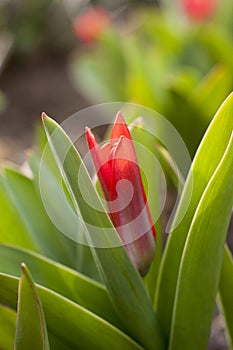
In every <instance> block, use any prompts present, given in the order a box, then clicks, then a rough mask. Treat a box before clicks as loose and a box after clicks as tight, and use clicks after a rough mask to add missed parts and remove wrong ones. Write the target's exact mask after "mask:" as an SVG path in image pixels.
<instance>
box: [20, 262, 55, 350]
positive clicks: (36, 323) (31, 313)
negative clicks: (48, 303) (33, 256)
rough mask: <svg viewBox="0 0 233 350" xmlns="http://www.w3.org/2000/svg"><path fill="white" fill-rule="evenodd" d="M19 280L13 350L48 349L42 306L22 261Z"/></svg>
mask: <svg viewBox="0 0 233 350" xmlns="http://www.w3.org/2000/svg"><path fill="white" fill-rule="evenodd" d="M21 269H22V276H21V279H20V281H19V294H18V306H17V322H16V335H15V350H25V349H32V348H33V349H35V350H49V342H48V335H47V328H46V323H45V318H44V312H43V308H42V305H41V302H40V299H39V296H38V294H37V290H36V287H35V285H34V282H33V280H32V277H31V274H30V272H29V270H28V269H27V267H26V265H25V264H24V263H22V264H21Z"/></svg>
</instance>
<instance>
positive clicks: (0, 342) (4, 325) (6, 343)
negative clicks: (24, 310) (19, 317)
mask: <svg viewBox="0 0 233 350" xmlns="http://www.w3.org/2000/svg"><path fill="white" fill-rule="evenodd" d="M15 325H16V312H15V311H14V310H12V309H10V308H9V307H6V306H4V305H0V330H1V334H2V336H1V337H0V349H3V350H5V349H6V350H8V349H9V350H10V349H14V337H15Z"/></svg>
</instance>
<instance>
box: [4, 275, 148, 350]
mask: <svg viewBox="0 0 233 350" xmlns="http://www.w3.org/2000/svg"><path fill="white" fill-rule="evenodd" d="M18 282H19V279H18V278H16V277H12V276H10V275H6V274H0V303H4V304H6V305H8V306H9V307H12V308H16V302H17V288H18ZM36 289H37V293H38V295H39V297H40V300H41V303H42V305H43V310H44V314H45V320H46V324H47V329H48V335H49V337H50V334H51V335H52V338H54V337H55V338H56V340H57V339H58V340H60V343H63V344H64V345H65V346H66V347H68V346H70V347H71V348H73V349H80V350H86V349H95V350H109V349H112V350H119V349H124V350H143V348H142V347H141V346H139V345H138V344H137V343H136V342H135V341H133V340H132V339H131V338H129V337H128V336H127V335H126V334H124V333H123V332H121V331H120V330H118V329H117V328H115V327H113V326H112V325H110V324H109V323H108V322H106V321H104V320H103V319H101V318H100V317H98V316H96V315H94V314H93V313H91V312H89V311H87V310H86V309H84V308H83V307H81V306H79V305H77V304H75V303H73V302H71V301H70V300H68V299H66V298H64V297H62V296H61V295H59V294H57V293H54V292H52V291H51V290H49V289H47V288H44V287H42V286H39V285H37V288H36ZM56 343H57V341H56ZM61 349H63V347H61ZM54 350H57V349H56V348H54Z"/></svg>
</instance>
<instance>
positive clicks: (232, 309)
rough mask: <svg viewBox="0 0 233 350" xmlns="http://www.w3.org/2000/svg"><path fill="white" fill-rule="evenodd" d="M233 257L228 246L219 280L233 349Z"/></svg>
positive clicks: (222, 305) (221, 302) (220, 298)
mask: <svg viewBox="0 0 233 350" xmlns="http://www.w3.org/2000/svg"><path fill="white" fill-rule="evenodd" d="M232 293H233V258H232V256H231V253H230V251H229V249H228V248H226V249H225V251H224V256H223V263H222V272H221V277H220V281H219V301H220V302H219V304H220V309H221V311H222V314H223V315H224V319H225V324H226V329H227V334H228V339H229V345H230V347H231V349H233V297H232Z"/></svg>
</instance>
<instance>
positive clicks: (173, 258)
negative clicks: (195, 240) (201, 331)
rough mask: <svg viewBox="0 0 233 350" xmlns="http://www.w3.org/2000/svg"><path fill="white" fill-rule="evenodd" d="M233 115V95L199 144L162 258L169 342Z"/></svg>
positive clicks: (162, 312)
mask: <svg viewBox="0 0 233 350" xmlns="http://www.w3.org/2000/svg"><path fill="white" fill-rule="evenodd" d="M232 112H233V94H231V95H230V96H229V97H228V98H227V99H226V101H225V102H224V103H223V105H222V106H221V107H220V109H219V111H218V112H217V114H216V116H215V118H214V119H213V121H212V123H211V124H210V126H209V128H208V130H207V132H206V134H205V136H204V138H203V140H202V142H201V144H200V147H199V149H198V151H197V154H196V156H195V159H194V161H193V163H192V167H191V170H190V173H189V175H188V178H187V180H186V183H185V186H184V190H183V193H182V196H181V199H180V203H179V206H178V208H177V212H176V216H175V218H174V221H173V228H172V232H171V233H170V235H169V238H168V242H167V245H166V248H165V251H164V255H163V258H162V262H161V268H160V272H159V280H158V288H157V291H156V298H155V309H156V312H157V316H158V319H159V323H160V325H161V329H162V331H163V334H164V335H165V337H166V338H167V341H168V339H169V334H170V327H171V319H172V313H173V305H174V298H175V293H176V287H177V281H178V274H179V269H180V262H181V258H182V253H183V249H184V246H185V241H186V237H187V235H188V232H189V228H190V225H191V222H192V220H193V216H194V214H195V211H196V208H197V206H198V204H199V201H200V199H201V197H202V194H203V192H204V190H205V188H206V186H207V185H208V183H209V181H210V179H211V177H212V175H213V173H214V172H215V170H216V168H217V167H218V165H219V163H220V161H221V159H222V157H223V154H224V152H225V150H226V147H227V144H228V142H229V139H230V136H231V132H232V129H233V118H232ZM213 154H214V157H213ZM190 193H192V197H191V201H190V203H189V202H188V203H187V200H188V198H189V196H190ZM185 208H187V211H186V213H185V215H184V217H182V215H183V210H184V209H185ZM181 219H182V220H181ZM177 225H178V226H177Z"/></svg>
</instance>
